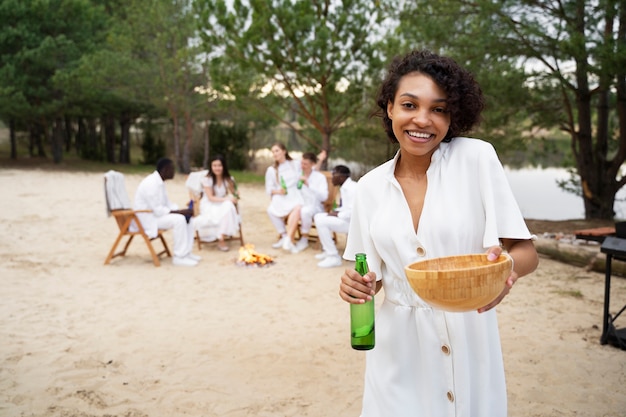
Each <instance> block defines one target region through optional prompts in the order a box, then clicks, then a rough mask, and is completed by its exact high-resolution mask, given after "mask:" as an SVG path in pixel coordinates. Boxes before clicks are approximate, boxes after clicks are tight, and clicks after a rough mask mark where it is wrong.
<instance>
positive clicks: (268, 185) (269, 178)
mask: <svg viewBox="0 0 626 417" xmlns="http://www.w3.org/2000/svg"><path fill="white" fill-rule="evenodd" d="M276 188H278V182H277V181H276V169H275V168H274V167H273V166H270V167H267V169H266V170H265V193H266V194H267V195H268V196H270V197H271V196H272V190H275V189H276Z"/></svg>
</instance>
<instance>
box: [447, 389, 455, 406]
mask: <svg viewBox="0 0 626 417" xmlns="http://www.w3.org/2000/svg"><path fill="white" fill-rule="evenodd" d="M446 395H447V396H448V400H449V401H450V402H451V403H452V402H454V394H453V393H452V391H448V393H447V394H446Z"/></svg>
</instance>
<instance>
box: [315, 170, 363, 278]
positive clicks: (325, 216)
mask: <svg viewBox="0 0 626 417" xmlns="http://www.w3.org/2000/svg"><path fill="white" fill-rule="evenodd" d="M332 183H333V185H340V186H341V187H340V188H339V194H340V196H341V199H340V203H339V206H338V207H337V208H335V209H333V210H332V211H331V212H330V213H318V214H316V215H315V217H314V221H315V227H317V234H318V235H319V238H320V243H321V244H322V250H323V252H322V253H320V254H317V255H315V258H316V259H320V262H319V263H318V264H317V266H319V267H321V268H334V267H336V266H341V257H340V256H339V251H338V250H337V246H336V245H335V242H334V241H333V236H332V233H333V232H336V233H348V229H349V227H350V217H351V215H352V204H353V202H354V195H355V193H356V182H354V181H352V179H351V178H350V168H348V167H347V166H345V165H337V166H336V167H335V169H333V172H332Z"/></svg>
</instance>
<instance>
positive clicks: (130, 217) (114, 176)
mask: <svg viewBox="0 0 626 417" xmlns="http://www.w3.org/2000/svg"><path fill="white" fill-rule="evenodd" d="M104 196H105V198H106V204H107V207H106V208H107V215H108V216H109V217H110V216H111V215H112V216H113V217H114V218H115V221H116V222H117V226H118V228H119V233H118V235H117V238H116V239H115V243H113V246H112V247H111V250H110V251H109V254H108V256H107V257H106V259H105V261H104V264H105V265H107V264H109V263H110V262H111V260H112V259H113V258H116V257H118V256H126V251H127V250H128V247H129V246H130V243H131V242H132V241H133V238H134V237H135V236H137V235H139V236H141V237H142V238H143V240H144V242H146V246H148V250H149V251H150V255H151V256H152V262H153V263H154V265H155V266H161V261H160V260H159V258H160V257H161V256H162V255H167V256H172V254H171V253H170V250H169V248H168V247H167V243H166V242H165V237H164V236H163V231H162V230H159V231H158V234H157V235H156V236H155V237H153V238H150V237H148V235H146V232H145V231H144V229H143V226H142V225H141V222H140V221H139V219H138V218H137V213H145V212H149V210H132V209H131V208H130V206H131V204H130V199H129V198H128V194H127V193H126V186H125V184H124V174H122V173H120V172H117V171H108V172H107V173H106V174H104ZM131 224H134V225H136V227H137V231H131V230H130V226H131ZM124 236H128V240H127V241H126V244H125V245H124V248H123V249H122V250H121V251H119V252H115V250H116V249H117V246H118V244H119V243H120V242H121V240H122V239H123V238H124ZM155 239H160V240H161V243H162V244H163V250H162V251H160V252H158V253H157V252H156V250H155V249H154V246H152V241H153V240H155Z"/></svg>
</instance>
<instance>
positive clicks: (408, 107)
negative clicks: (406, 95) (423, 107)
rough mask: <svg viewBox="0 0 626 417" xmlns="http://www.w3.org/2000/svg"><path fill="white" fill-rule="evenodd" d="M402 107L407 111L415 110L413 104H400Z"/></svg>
mask: <svg viewBox="0 0 626 417" xmlns="http://www.w3.org/2000/svg"><path fill="white" fill-rule="evenodd" d="M402 107H406V108H407V109H413V108H415V105H414V104H413V103H402Z"/></svg>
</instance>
